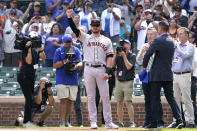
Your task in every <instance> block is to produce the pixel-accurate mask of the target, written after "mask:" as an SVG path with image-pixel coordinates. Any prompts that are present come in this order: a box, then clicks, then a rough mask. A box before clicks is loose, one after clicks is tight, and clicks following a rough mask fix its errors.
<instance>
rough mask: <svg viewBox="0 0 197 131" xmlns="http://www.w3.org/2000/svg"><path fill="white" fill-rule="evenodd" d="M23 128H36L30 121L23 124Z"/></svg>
mask: <svg viewBox="0 0 197 131" xmlns="http://www.w3.org/2000/svg"><path fill="white" fill-rule="evenodd" d="M23 127H36V125H35V124H34V123H32V122H30V121H28V122H27V123H24V124H23Z"/></svg>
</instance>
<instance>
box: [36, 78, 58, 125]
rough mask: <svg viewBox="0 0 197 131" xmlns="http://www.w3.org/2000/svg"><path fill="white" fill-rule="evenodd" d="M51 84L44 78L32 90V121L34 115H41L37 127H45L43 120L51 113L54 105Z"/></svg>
mask: <svg viewBox="0 0 197 131" xmlns="http://www.w3.org/2000/svg"><path fill="white" fill-rule="evenodd" d="M51 86H52V83H50V82H49V80H48V79H47V78H46V77H42V78H41V79H40V82H39V83H38V85H37V86H36V87H35V88H34V101H33V109H32V119H33V117H34V115H35V114H36V113H42V115H41V118H40V121H39V122H38V124H37V125H38V126H45V124H44V120H46V118H47V117H48V116H49V115H50V114H51V113H52V111H53V106H54V104H55V101H54V98H53V91H52V89H51Z"/></svg>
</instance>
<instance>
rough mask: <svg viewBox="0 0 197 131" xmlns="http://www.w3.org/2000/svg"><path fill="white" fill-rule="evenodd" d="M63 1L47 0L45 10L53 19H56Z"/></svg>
mask: <svg viewBox="0 0 197 131" xmlns="http://www.w3.org/2000/svg"><path fill="white" fill-rule="evenodd" d="M60 3H61V0H45V6H46V7H45V8H46V12H47V13H52V18H53V19H55V15H56V13H57V12H58V10H59V8H60Z"/></svg>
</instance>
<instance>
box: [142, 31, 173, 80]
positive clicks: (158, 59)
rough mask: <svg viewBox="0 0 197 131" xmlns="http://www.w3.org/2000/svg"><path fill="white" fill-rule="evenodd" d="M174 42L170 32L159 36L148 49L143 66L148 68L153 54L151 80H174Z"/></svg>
mask: <svg viewBox="0 0 197 131" xmlns="http://www.w3.org/2000/svg"><path fill="white" fill-rule="evenodd" d="M174 50H175V46H174V42H173V40H172V38H171V37H170V36H169V35H168V34H162V35H160V36H158V37H157V38H156V39H155V40H154V41H153V42H152V44H151V46H150V47H149V49H148V50H147V52H146V54H145V56H144V59H143V67H144V68H146V67H147V65H148V62H149V59H150V57H151V56H152V54H154V53H155V58H154V61H153V64H152V67H151V69H150V74H149V81H150V82H151V81H172V80H173V73H172V60H173V55H174Z"/></svg>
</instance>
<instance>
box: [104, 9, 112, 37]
mask: <svg viewBox="0 0 197 131" xmlns="http://www.w3.org/2000/svg"><path fill="white" fill-rule="evenodd" d="M110 16H111V12H109V11H107V16H106V17H105V30H104V32H105V34H107V35H108V36H110Z"/></svg>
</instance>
